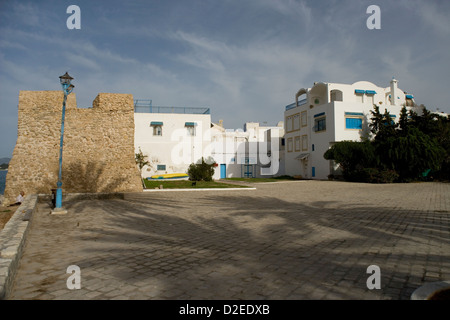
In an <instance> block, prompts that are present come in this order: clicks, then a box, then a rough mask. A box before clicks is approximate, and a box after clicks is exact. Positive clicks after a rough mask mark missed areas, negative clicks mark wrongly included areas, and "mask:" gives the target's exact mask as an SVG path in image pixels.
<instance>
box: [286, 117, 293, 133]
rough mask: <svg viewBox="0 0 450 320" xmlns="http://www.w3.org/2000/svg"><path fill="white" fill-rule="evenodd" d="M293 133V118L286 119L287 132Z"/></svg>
mask: <svg viewBox="0 0 450 320" xmlns="http://www.w3.org/2000/svg"><path fill="white" fill-rule="evenodd" d="M291 131H292V116H289V117H286V132H291Z"/></svg>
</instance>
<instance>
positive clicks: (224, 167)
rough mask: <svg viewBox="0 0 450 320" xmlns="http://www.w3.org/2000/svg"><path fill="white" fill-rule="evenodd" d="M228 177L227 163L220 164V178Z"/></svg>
mask: <svg viewBox="0 0 450 320" xmlns="http://www.w3.org/2000/svg"><path fill="white" fill-rule="evenodd" d="M226 177H227V165H226V164H221V165H220V179H225V178H226Z"/></svg>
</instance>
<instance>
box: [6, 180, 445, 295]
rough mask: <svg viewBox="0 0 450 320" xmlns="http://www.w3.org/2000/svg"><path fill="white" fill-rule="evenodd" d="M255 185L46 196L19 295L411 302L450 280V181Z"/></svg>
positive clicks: (26, 257) (20, 273)
mask: <svg viewBox="0 0 450 320" xmlns="http://www.w3.org/2000/svg"><path fill="white" fill-rule="evenodd" d="M252 186H256V190H241V191H236V190H232V191H227V190H214V191H197V192H189V191H168V192H144V193H138V194H137V193H133V194H127V195H126V196H125V198H124V199H108V200H79V201H76V200H71V201H68V202H66V203H64V206H65V207H66V208H67V209H68V213H67V214H66V215H50V214H49V212H50V204H49V203H45V202H43V203H39V205H38V211H37V212H36V214H35V215H34V217H33V220H32V223H31V227H30V230H29V233H28V236H27V241H26V244H25V247H24V251H23V257H22V259H21V262H20V265H19V268H18V271H17V276H16V278H15V282H14V286H13V289H12V292H11V295H10V296H9V299H159V300H161V299H163V300H166V299H227V300H228V299H232V300H234V299H245V300H254V299H270V300H275V299H277V300H278V299H282V300H286V299H289V300H300V299H301V300H304V299H338V300H359V299H383V300H384V299H390V300H398V299H402V300H403V299H409V298H410V296H411V293H412V292H413V291H414V290H415V289H416V288H418V287H419V286H421V285H423V284H425V283H428V282H434V281H440V280H450V229H449V228H450V184H448V183H447V184H444V183H410V184H387V185H384V184H380V185H377V184H360V183H345V182H337V181H289V182H277V183H258V184H252ZM71 265H76V266H78V267H79V268H80V272H81V274H80V281H81V282H80V285H81V289H73V290H69V289H68V287H67V280H68V279H69V277H71V274H70V273H66V271H67V268H68V267H69V266H71ZM371 265H377V266H378V267H379V268H380V273H381V277H380V280H381V288H380V289H373V290H369V289H368V288H367V279H368V278H369V277H370V276H371V274H369V273H367V268H368V267H369V266H371Z"/></svg>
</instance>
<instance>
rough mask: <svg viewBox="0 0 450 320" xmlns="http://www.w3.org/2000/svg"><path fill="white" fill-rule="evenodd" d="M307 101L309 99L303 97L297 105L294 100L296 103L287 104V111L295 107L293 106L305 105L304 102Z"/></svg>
mask: <svg viewBox="0 0 450 320" xmlns="http://www.w3.org/2000/svg"><path fill="white" fill-rule="evenodd" d="M306 101H307V99H302V100H300V101H298V103H297V105H295V102H294V103H291V104H289V105H287V106H286V111H288V110H290V109H293V108H295V107H298V106H301V105H304V104H305V103H306Z"/></svg>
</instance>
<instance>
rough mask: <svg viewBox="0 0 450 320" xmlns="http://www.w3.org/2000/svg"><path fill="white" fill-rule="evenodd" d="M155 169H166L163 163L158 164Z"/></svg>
mask: <svg viewBox="0 0 450 320" xmlns="http://www.w3.org/2000/svg"><path fill="white" fill-rule="evenodd" d="M156 170H161V171H164V170H166V165H165V164H158V165H157V166H156Z"/></svg>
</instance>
